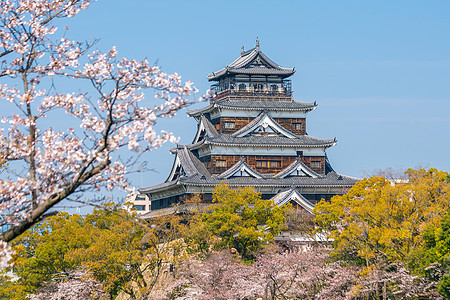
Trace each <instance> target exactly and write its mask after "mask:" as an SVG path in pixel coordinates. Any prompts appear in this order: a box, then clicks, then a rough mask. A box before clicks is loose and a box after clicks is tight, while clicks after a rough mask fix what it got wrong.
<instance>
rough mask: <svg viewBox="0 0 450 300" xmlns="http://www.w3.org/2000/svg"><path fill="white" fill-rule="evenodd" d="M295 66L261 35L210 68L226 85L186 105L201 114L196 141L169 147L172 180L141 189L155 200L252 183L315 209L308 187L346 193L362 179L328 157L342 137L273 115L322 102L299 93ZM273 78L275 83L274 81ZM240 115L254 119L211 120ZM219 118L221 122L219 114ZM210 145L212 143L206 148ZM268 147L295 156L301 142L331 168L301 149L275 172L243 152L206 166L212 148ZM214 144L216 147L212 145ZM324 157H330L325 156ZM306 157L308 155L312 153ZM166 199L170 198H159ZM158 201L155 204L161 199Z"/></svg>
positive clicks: (299, 112) (281, 200)
mask: <svg viewBox="0 0 450 300" xmlns="http://www.w3.org/2000/svg"><path fill="white" fill-rule="evenodd" d="M294 72H295V70H294V68H284V67H281V66H280V65H278V64H277V63H275V62H274V61H272V60H271V59H269V58H268V57H267V56H266V55H265V54H264V53H262V52H261V49H260V46H259V41H257V44H256V47H255V48H253V49H251V50H249V51H244V50H243V49H242V52H241V55H240V56H239V57H238V58H237V59H236V60H235V61H233V62H232V63H231V64H229V65H228V66H226V67H225V68H223V69H221V70H219V71H217V72H213V73H212V74H210V75H208V77H207V78H208V80H209V81H219V83H218V84H216V85H215V86H217V87H220V90H219V93H218V94H216V98H213V99H212V100H210V103H209V104H208V105H207V106H206V107H204V108H201V109H196V110H190V111H188V115H190V116H192V117H195V118H196V120H197V121H198V129H197V133H196V135H195V138H194V140H193V142H192V143H191V144H189V145H185V146H177V147H176V148H173V149H171V152H172V153H173V154H175V162H174V164H173V166H172V170H171V172H170V175H169V177H168V178H167V180H166V182H164V183H161V184H158V185H155V186H152V187H147V188H140V189H139V192H140V193H143V194H148V195H149V196H150V198H151V200H152V201H153V200H159V199H167V198H169V197H172V198H171V199H172V200H173V199H181V196H183V195H186V194H191V193H210V194H211V193H212V191H213V189H214V187H215V186H216V185H218V184H220V183H221V182H226V183H228V184H229V185H230V187H233V188H237V187H247V186H248V187H254V188H256V189H257V190H258V191H262V192H263V193H265V195H266V196H268V197H272V195H275V196H274V197H273V198H272V200H274V201H275V203H277V204H278V205H283V204H286V203H289V202H292V201H293V202H295V203H297V204H298V205H299V206H301V207H303V208H304V209H305V210H306V211H308V212H310V213H311V212H312V209H313V207H314V205H313V204H312V203H311V202H309V201H308V200H307V199H306V198H305V197H304V196H303V195H302V193H303V194H304V195H305V196H308V195H309V196H308V197H310V196H311V195H313V196H314V195H318V194H320V195H323V194H327V195H334V194H341V193H343V192H344V190H345V189H348V188H350V187H351V186H353V185H354V184H355V183H356V182H357V181H358V180H359V179H357V178H354V177H350V176H344V175H340V174H338V173H336V172H335V171H334V170H333V168H332V167H331V165H330V163H329V162H328V159H327V157H326V154H325V149H326V148H328V147H331V146H334V145H335V144H336V138H334V139H320V138H316V137H312V136H309V135H307V134H301V135H299V134H294V133H293V132H291V131H290V130H288V129H287V128H285V127H283V126H281V125H280V124H279V123H278V122H277V121H276V120H275V119H274V118H273V117H272V116H274V117H280V116H281V118H289V119H291V120H292V119H298V118H305V115H306V113H308V112H310V111H312V110H314V109H315V108H316V107H317V103H316V102H310V103H305V102H298V101H294V100H293V98H292V91H291V89H290V81H289V80H286V78H287V77H289V76H291V75H292V74H294ZM235 75H236V76H235ZM239 75H242V76H239ZM243 75H259V76H243ZM226 77H230V78H226ZM261 78H264V80H265V86H264V88H263V90H258V87H257V83H258V82H259V81H258V80H260V79H261ZM222 79H226V80H222ZM247 81H248V82H247ZM238 83H245V84H248V85H247V86H245V89H242V90H240V89H239V88H238V86H237V84H238ZM255 83H256V85H255ZM272 83H273V85H271V84H272ZM245 84H244V85H245ZM255 86H256V88H255ZM272 88H273V89H272ZM231 110H233V111H231ZM258 112H259V114H258ZM234 116H236V117H238V116H240V117H242V116H245V117H246V118H247V117H248V118H250V117H251V118H253V119H252V120H251V121H250V122H249V123H247V124H246V125H244V126H243V127H242V128H239V129H237V130H236V131H234V132H233V133H219V132H218V130H217V129H216V127H215V126H214V125H213V124H212V123H211V121H210V120H211V118H221V117H227V118H231V119H232V118H233V117H234ZM214 120H215V121H216V122H218V124H219V121H217V120H218V119H214ZM226 120H228V119H226ZM220 122H222V120H220ZM220 124H221V123H220ZM302 124H303V123H302ZM239 126H241V125H239ZM302 132H304V131H302ZM205 147H208V148H210V150H208V149H204V148H205ZM222 147H238V148H240V149H245V148H247V149H251V151H253V152H251V151H247V150H245V151H242V152H239V151H235V149H232V148H229V149H225V148H222ZM262 147H267V149H269V150H270V149H276V150H275V153H281V151H278V150H286V151H284V152H283V154H284V155H285V156H290V158H289V161H291V159H293V158H294V157H295V155H303V150H306V151H305V152H307V153H308V154H309V155H310V158H315V159H316V158H317V157H319V158H320V160H321V162H323V161H324V160H325V168H320V169H321V170H322V171H323V174H318V173H317V172H315V171H313V170H312V169H311V168H310V167H309V166H308V165H307V164H305V163H304V162H303V161H302V159H304V158H302V157H300V156H299V157H297V158H296V159H295V161H294V162H292V163H291V164H290V165H289V166H287V167H286V168H285V169H283V170H281V171H280V172H278V173H276V174H266V173H264V174H263V173H260V172H258V171H257V170H256V169H255V168H253V167H252V166H251V165H250V164H248V163H247V162H246V158H245V157H244V156H243V157H241V159H240V160H238V161H237V162H236V163H235V164H234V165H233V166H231V167H229V168H228V169H227V170H225V171H224V172H222V173H221V174H211V173H210V172H209V171H208V169H207V168H206V164H207V163H209V164H211V165H212V163H213V162H214V160H213V159H212V158H209V157H208V155H212V154H208V153H221V154H220V155H218V154H214V155H217V156H221V155H224V156H226V155H236V152H238V153H255V155H259V154H258V153H269V154H270V155H272V154H271V153H270V152H269V151H268V150H266V149H264V151H260V150H261V149H263V148H262ZM280 148H290V149H280ZM305 148H316V149H305ZM317 148H318V149H317ZM255 149H256V150H255ZM201 150H207V151H201ZM213 150H214V151H216V150H217V151H216V152H213ZM228 150H230V151H228ZM299 150H301V151H299ZM208 151H211V152H208ZM277 151H278V152H277ZM231 152H232V153H231ZM295 153H296V154H295ZM199 155H202V159H205V161H206V162H205V163H202V162H201V161H200V159H199V158H198V156H199ZM252 155H253V154H252ZM305 157H307V155H306V156H305ZM324 157H325V159H323V158H324ZM208 159H210V160H208ZM214 159H215V158H214ZM221 159H222V160H223V159H224V158H221ZM258 159H260V158H258ZM305 161H306V162H307V163H309V161H308V160H305ZM208 166H209V165H208ZM214 170H215V169H214ZM277 170H279V169H277ZM211 172H212V171H211ZM175 196H176V197H175ZM177 197H178V198H177ZM314 197H315V196H314ZM314 197H312V199H313V198H314ZM162 202H166V201H165V200H164V201H161V202H160V203H162ZM159 205H160V204H158V205H157V206H156V207H158V208H159V207H161V206H159Z"/></svg>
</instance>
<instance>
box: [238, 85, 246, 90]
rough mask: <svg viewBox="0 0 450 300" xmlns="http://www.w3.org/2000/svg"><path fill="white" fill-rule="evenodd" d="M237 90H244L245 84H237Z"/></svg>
mask: <svg viewBox="0 0 450 300" xmlns="http://www.w3.org/2000/svg"><path fill="white" fill-rule="evenodd" d="M239 90H240V91H245V84H243V83H241V84H240V85H239Z"/></svg>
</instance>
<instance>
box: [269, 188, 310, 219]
mask: <svg viewBox="0 0 450 300" xmlns="http://www.w3.org/2000/svg"><path fill="white" fill-rule="evenodd" d="M271 200H273V201H274V202H275V204H277V205H278V206H281V205H285V204H287V203H292V204H296V205H298V206H300V207H302V208H303V209H305V210H306V211H307V212H309V213H311V214H312V211H313V209H314V204H312V203H311V202H309V201H308V200H307V199H306V198H305V197H303V196H302V194H300V193H299V192H298V191H297V190H296V189H295V188H290V189H288V190H285V191H283V192H280V193H278V194H276V195H275V196H274V197H273V198H272V199H271Z"/></svg>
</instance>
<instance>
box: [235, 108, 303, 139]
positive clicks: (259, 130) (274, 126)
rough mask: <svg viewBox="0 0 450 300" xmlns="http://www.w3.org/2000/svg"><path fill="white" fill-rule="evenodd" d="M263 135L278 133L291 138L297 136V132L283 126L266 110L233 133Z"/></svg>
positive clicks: (240, 135)
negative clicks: (294, 132)
mask: <svg viewBox="0 0 450 300" xmlns="http://www.w3.org/2000/svg"><path fill="white" fill-rule="evenodd" d="M261 135H278V136H282V137H287V138H291V139H294V138H297V136H296V135H295V134H293V133H292V132H290V131H288V130H286V129H285V128H283V126H281V125H280V124H278V123H277V122H276V121H274V120H273V119H272V118H271V117H270V116H269V115H268V114H267V113H265V112H264V113H262V114H261V115H259V116H258V117H256V118H255V119H254V120H253V121H252V122H250V123H248V124H247V125H246V126H244V127H243V128H241V129H240V130H238V131H236V132H235V133H234V134H233V136H234V137H244V136H261Z"/></svg>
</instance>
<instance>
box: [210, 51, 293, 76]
mask: <svg viewBox="0 0 450 300" xmlns="http://www.w3.org/2000/svg"><path fill="white" fill-rule="evenodd" d="M255 60H258V61H259V62H260V63H261V64H260V66H253V65H251V64H252V62H254V61H255ZM261 66H262V67H261ZM228 73H234V74H261V75H279V76H282V77H288V76H291V75H292V74H294V73H295V70H294V68H283V67H281V66H280V65H278V64H277V63H275V62H274V61H272V60H271V59H270V58H268V57H267V56H266V55H265V54H264V53H262V52H261V50H260V47H259V44H257V45H256V47H255V48H253V49H251V50H249V51H245V52H244V51H243V52H242V53H241V55H240V56H239V57H238V58H237V59H236V60H235V61H233V62H232V63H231V64H229V65H228V66H226V67H225V68H223V69H221V70H219V71H217V72H213V73H212V74H210V75H208V76H207V78H208V80H209V81H216V80H219V79H220V77H222V76H224V75H226V74H228Z"/></svg>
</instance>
